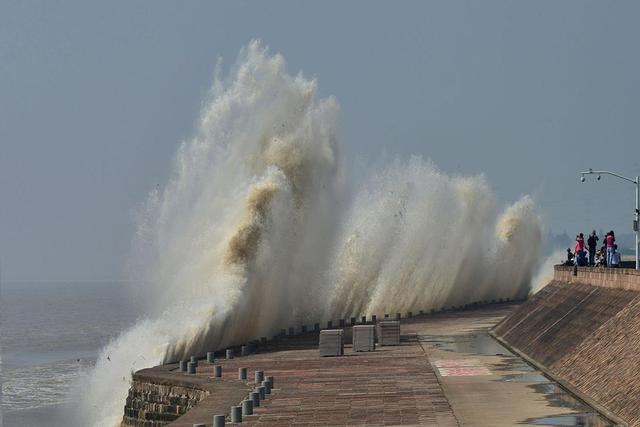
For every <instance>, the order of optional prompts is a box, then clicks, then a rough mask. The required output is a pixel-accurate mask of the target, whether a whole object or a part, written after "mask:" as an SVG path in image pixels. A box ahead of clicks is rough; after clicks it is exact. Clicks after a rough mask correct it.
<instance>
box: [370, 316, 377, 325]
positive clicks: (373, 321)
mask: <svg viewBox="0 0 640 427" xmlns="http://www.w3.org/2000/svg"><path fill="white" fill-rule="evenodd" d="M377 320H378V316H376V315H375V314H374V315H372V316H371V322H372V323H376V321H377Z"/></svg>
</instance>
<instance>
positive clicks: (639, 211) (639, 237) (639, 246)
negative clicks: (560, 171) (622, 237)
mask: <svg viewBox="0 0 640 427" xmlns="http://www.w3.org/2000/svg"><path fill="white" fill-rule="evenodd" d="M580 175H581V176H580V181H581V182H584V181H585V178H584V176H585V175H598V181H599V180H600V178H601V177H602V175H612V176H615V177H616V178H620V179H623V180H625V181H629V182H631V183H632V184H634V185H635V186H636V211H635V213H634V218H635V219H634V220H633V231H635V233H636V270H640V255H639V252H640V231H638V220H639V219H640V205H639V203H640V177H638V176H636V179H631V178H627V177H626V176H622V175H619V174H617V173H613V172H609V171H594V170H593V169H589V170H588V171H586V172H580Z"/></svg>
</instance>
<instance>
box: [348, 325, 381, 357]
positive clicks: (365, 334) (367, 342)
mask: <svg viewBox="0 0 640 427" xmlns="http://www.w3.org/2000/svg"><path fill="white" fill-rule="evenodd" d="M375 349H376V337H375V327H374V326H373V325H358V326H354V327H353V351H374V350H375Z"/></svg>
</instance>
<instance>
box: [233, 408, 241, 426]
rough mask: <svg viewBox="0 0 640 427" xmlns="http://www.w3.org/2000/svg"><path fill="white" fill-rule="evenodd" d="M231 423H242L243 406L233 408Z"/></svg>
mask: <svg viewBox="0 0 640 427" xmlns="http://www.w3.org/2000/svg"><path fill="white" fill-rule="evenodd" d="M231 422H232V423H241V422H242V406H232V407H231Z"/></svg>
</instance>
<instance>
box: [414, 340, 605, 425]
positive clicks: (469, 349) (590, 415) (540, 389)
mask: <svg viewBox="0 0 640 427" xmlns="http://www.w3.org/2000/svg"><path fill="white" fill-rule="evenodd" d="M418 340H419V341H420V342H423V343H428V344H429V345H432V346H434V347H435V348H437V349H440V350H443V351H450V352H455V353H467V354H479V355H485V356H503V358H502V360H501V362H500V363H498V364H496V365H494V366H493V367H492V370H493V371H494V372H496V371H498V372H500V371H502V372H518V373H515V374H513V373H512V374H502V375H500V374H498V375H500V376H501V377H500V379H498V381H503V382H522V383H530V384H529V385H528V387H531V388H533V389H534V390H535V391H536V393H539V394H542V395H544V397H545V399H546V400H547V402H548V403H549V406H552V407H557V408H566V409H571V410H573V411H576V413H572V414H559V415H555V416H551V417H542V418H531V419H528V420H525V421H523V422H522V423H521V424H524V425H538V426H552V427H555V426H584V427H604V426H612V425H613V424H611V423H610V422H609V421H607V420H606V419H604V418H602V417H601V416H600V415H598V414H597V413H595V412H593V411H592V410H591V408H589V407H587V406H585V405H584V404H583V403H582V402H580V401H579V400H577V399H575V398H574V397H573V396H572V395H571V394H569V393H568V392H566V391H565V390H564V389H562V388H561V387H559V386H558V385H556V384H555V383H553V382H551V380H549V379H548V378H547V377H545V376H544V375H542V374H541V373H540V372H539V371H538V370H537V369H535V368H533V367H531V366H530V365H529V364H527V363H526V362H524V361H523V360H522V359H520V358H519V357H517V356H515V355H514V354H512V353H511V352H510V351H509V350H507V349H506V348H504V347H503V346H502V345H501V344H500V343H498V342H497V341H496V340H494V339H493V338H492V337H491V336H489V334H486V333H473V334H466V335H448V336H439V335H419V336H418Z"/></svg>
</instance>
